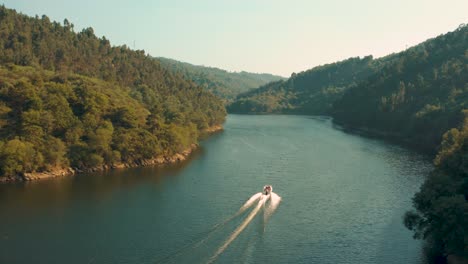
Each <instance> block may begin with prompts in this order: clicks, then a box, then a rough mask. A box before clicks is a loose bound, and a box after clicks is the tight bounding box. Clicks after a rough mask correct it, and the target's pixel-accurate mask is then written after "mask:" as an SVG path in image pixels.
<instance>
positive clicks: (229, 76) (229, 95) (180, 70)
mask: <svg viewBox="0 0 468 264" xmlns="http://www.w3.org/2000/svg"><path fill="white" fill-rule="evenodd" d="M157 59H158V60H159V61H160V63H161V65H162V66H163V67H165V68H166V69H168V70H170V71H171V72H173V73H176V74H180V75H182V76H183V77H184V78H186V79H189V80H192V81H193V82H195V83H196V84H198V85H200V86H201V87H203V88H205V89H207V90H208V91H211V92H212V93H214V94H215V95H217V96H219V97H220V98H222V99H224V100H225V101H230V100H232V99H234V98H235V97H236V96H237V95H238V94H240V93H242V92H246V91H248V90H251V89H255V88H258V87H260V86H262V85H264V84H266V83H269V82H274V81H278V80H282V79H285V78H284V77H281V76H276V75H272V74H268V73H250V72H245V71H242V72H228V71H225V70H222V69H218V68H213V67H205V66H198V65H193V64H190V63H186V62H180V61H176V60H173V59H167V58H161V57H160V58H157Z"/></svg>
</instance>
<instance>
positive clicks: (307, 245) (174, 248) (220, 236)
mask: <svg viewBox="0 0 468 264" xmlns="http://www.w3.org/2000/svg"><path fill="white" fill-rule="evenodd" d="M201 145H202V147H201V148H200V149H199V150H198V151H196V152H195V153H194V154H193V155H192V157H191V158H190V160H188V161H186V162H184V163H182V164H177V165H173V166H170V167H166V168H136V169H127V170H119V171H113V172H108V173H99V174H95V175H79V176H75V177H64V178H59V179H50V180H44V181H37V182H30V183H26V184H10V185H1V186H0V263H125V264H127V263H209V262H213V263H264V262H268V263H320V264H324V263H356V264H357V263H359V264H362V263H418V264H420V263H423V262H424V258H423V253H422V245H421V242H419V241H415V240H413V239H412V236H411V232H409V231H407V230H406V229H405V228H404V226H403V224H402V215H403V214H404V212H405V211H406V210H408V209H410V208H411V197H412V196H413V195H414V193H415V192H416V191H417V190H418V188H419V186H420V185H421V183H422V182H423V180H424V175H425V174H427V172H428V171H430V170H431V163H430V160H429V159H428V158H427V157H424V156H421V155H419V154H417V153H415V152H412V151H410V150H407V149H405V148H402V147H399V146H395V145H391V144H388V143H386V142H384V141H380V140H376V139H369V138H364V137H361V136H357V135H352V134H347V133H345V132H343V131H342V130H340V129H337V128H336V127H334V126H333V124H332V122H331V121H330V120H329V119H326V118H320V117H307V116H242V115H230V116H228V119H227V122H226V124H225V130H224V132H222V133H219V134H216V135H213V136H211V137H210V138H208V139H206V140H205V141H203V142H202V144H201ZM265 184H271V185H273V191H274V192H275V193H276V194H277V195H278V196H280V197H281V202H280V204H279V206H278V207H277V209H276V210H275V211H274V212H272V213H271V215H270V218H269V219H266V210H267V206H268V203H269V201H268V202H267V204H266V205H264V206H261V205H259V204H258V203H260V202H261V201H260V200H257V201H255V202H254V204H253V205H252V207H251V208H249V209H247V210H246V211H244V212H242V213H240V214H238V215H235V214H236V212H237V211H238V210H239V208H240V207H241V206H242V205H243V204H244V202H245V201H247V200H248V199H249V198H250V197H251V196H252V195H254V194H256V193H258V192H260V191H261V190H262V188H263V186H264V185H265ZM257 209H258V210H257ZM256 210H257V212H255V211H256ZM249 216H252V217H251V221H248V223H246V221H247V220H249V219H247V218H249ZM242 224H245V228H244V229H243V230H241V231H240V232H239V234H238V235H237V236H236V237H235V238H234V239H233V240H232V241H229V238H232V235H233V233H234V232H236V230H237V231H238V229H239V227H240V226H241V225H242ZM226 244H227V245H226ZM223 245H225V247H224V248H222V247H223Z"/></svg>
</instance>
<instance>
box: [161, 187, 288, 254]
mask: <svg viewBox="0 0 468 264" xmlns="http://www.w3.org/2000/svg"><path fill="white" fill-rule="evenodd" d="M280 202H281V197H280V196H279V195H277V194H276V193H274V192H273V188H272V187H271V185H266V186H265V187H264V189H263V192H259V193H256V194H254V195H252V196H251V197H250V198H249V199H248V200H247V201H246V202H245V203H244V204H243V205H242V206H241V207H240V208H239V210H238V211H237V212H236V213H235V214H233V215H232V216H230V217H229V218H227V219H226V220H224V221H223V222H220V223H218V224H216V225H214V226H213V227H212V228H210V229H209V230H207V231H206V232H203V233H201V234H199V235H198V237H199V239H195V240H192V241H191V242H189V243H188V244H186V245H184V246H182V247H180V248H179V249H177V250H176V251H175V252H173V253H171V254H169V255H168V256H166V257H164V258H162V259H159V260H157V261H156V263H180V261H178V260H177V258H184V257H188V256H187V255H189V254H190V253H191V252H194V250H197V251H199V250H202V251H203V249H205V248H206V247H208V248H211V246H210V245H214V244H216V243H219V242H216V241H219V240H220V239H221V235H222V234H225V232H227V231H228V230H229V229H231V228H234V226H233V225H232V224H231V222H238V220H236V221H234V220H235V219H237V218H239V217H241V216H242V215H245V214H246V211H248V210H249V209H250V212H249V213H248V214H247V216H246V217H245V218H244V219H243V220H242V221H241V222H240V224H239V225H238V226H237V227H236V228H235V229H234V231H232V232H231V233H230V235H229V237H228V238H227V239H225V240H224V242H222V244H221V246H219V247H218V248H217V250H216V252H215V253H214V254H213V255H212V256H211V257H210V258H209V259H208V261H206V259H205V261H204V262H207V263H213V262H215V261H216V259H218V257H219V256H220V255H221V254H222V253H223V252H224V251H225V250H226V249H227V248H228V247H229V245H231V243H232V242H233V241H234V240H236V238H237V237H238V236H239V235H240V234H241V233H242V232H243V231H244V230H245V229H246V228H247V227H248V226H249V224H250V223H251V222H252V221H253V220H254V219H255V217H256V216H257V215H259V214H260V212H263V217H262V218H261V219H262V222H263V231H264V230H265V227H266V224H267V222H268V220H269V219H270V217H271V216H272V215H273V213H274V212H275V211H276V209H277V208H278V206H279V203H280ZM239 221H240V219H239ZM231 230H232V229H231ZM209 241H210V242H209ZM221 241H223V240H221ZM202 246H203V247H202ZM211 252H212V251H211ZM206 253H208V252H206ZM202 255H203V254H202ZM205 256H206V255H205ZM182 262H184V261H182Z"/></svg>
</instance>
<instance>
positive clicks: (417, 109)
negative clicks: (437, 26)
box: [332, 26, 468, 150]
mask: <svg viewBox="0 0 468 264" xmlns="http://www.w3.org/2000/svg"><path fill="white" fill-rule="evenodd" d="M467 34H468V27H466V26H465V27H460V28H459V29H457V30H455V31H454V32H450V33H448V34H445V35H442V36H439V37H437V38H434V39H430V40H428V41H425V42H424V43H421V44H419V45H417V46H415V47H412V48H410V49H408V50H406V51H404V52H401V53H398V54H396V58H394V60H392V61H391V63H386V64H385V66H384V67H383V68H382V69H381V70H380V71H378V72H377V73H376V74H374V75H372V76H371V77H370V78H368V79H367V80H365V81H363V82H361V83H359V85H357V86H356V87H353V88H352V89H350V90H348V91H346V93H345V94H344V95H343V97H341V98H340V99H339V100H337V101H336V102H335V104H334V107H333V111H332V115H333V117H334V119H335V121H337V122H339V123H343V124H346V125H351V126H354V127H363V128H370V129H374V130H378V131H384V132H385V133H387V134H389V135H393V136H398V137H400V138H404V139H406V140H407V141H410V142H412V143H413V144H416V145H419V146H422V147H426V148H428V149H432V150H435V149H436V147H437V146H438V145H439V143H440V141H441V137H442V135H443V133H445V132H446V131H447V130H448V129H450V128H453V127H456V126H457V125H458V124H460V123H461V121H462V120H463V115H462V114H461V110H462V109H465V108H466V107H467V104H468V50H467V49H468V39H467Z"/></svg>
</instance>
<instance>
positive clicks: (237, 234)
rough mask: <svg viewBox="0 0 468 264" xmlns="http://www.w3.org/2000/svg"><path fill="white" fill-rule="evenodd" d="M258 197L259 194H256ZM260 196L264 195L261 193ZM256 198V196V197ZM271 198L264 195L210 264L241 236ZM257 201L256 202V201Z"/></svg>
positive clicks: (212, 258)
mask: <svg viewBox="0 0 468 264" xmlns="http://www.w3.org/2000/svg"><path fill="white" fill-rule="evenodd" d="M256 195H257V194H256ZM260 195H262V194H261V193H260ZM254 196H255V195H254ZM268 198H269V195H268V196H267V195H262V197H261V199H260V201H259V202H258V204H257V207H255V208H254V209H253V210H252V212H250V214H249V215H248V216H247V218H245V220H244V222H242V224H241V225H240V226H239V227H237V228H236V230H234V232H232V234H231V236H230V237H229V238H228V239H227V240H226V241H225V242H224V244H223V245H222V246H221V247H220V248H219V249H218V251H216V253H215V254H214V255H213V257H211V259H210V260H209V261H208V263H213V262H214V261H215V260H216V258H217V257H218V256H219V255H220V254H221V253H223V251H224V250H226V248H227V247H228V246H229V245H230V244H231V243H232V241H234V239H236V238H237V236H239V234H240V233H241V232H242V231H243V230H244V229H245V228H246V227H247V225H249V223H250V222H251V221H252V219H253V218H254V217H255V216H256V215H257V213H258V211H260V209H261V208H262V206H263V205H264V204H265V201H267V200H268ZM254 201H255V200H254Z"/></svg>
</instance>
